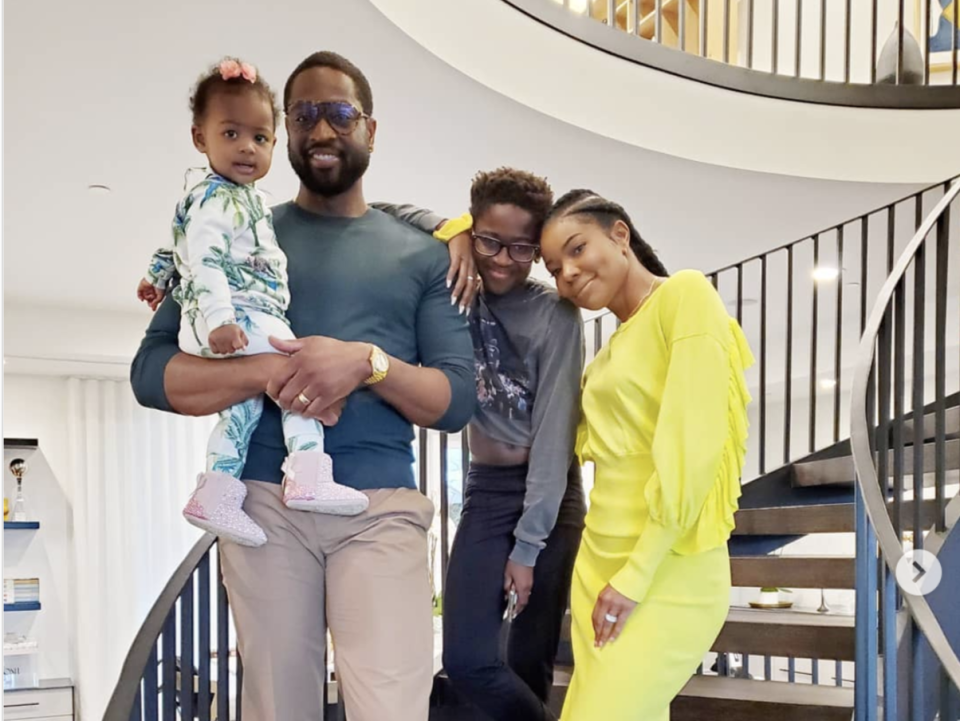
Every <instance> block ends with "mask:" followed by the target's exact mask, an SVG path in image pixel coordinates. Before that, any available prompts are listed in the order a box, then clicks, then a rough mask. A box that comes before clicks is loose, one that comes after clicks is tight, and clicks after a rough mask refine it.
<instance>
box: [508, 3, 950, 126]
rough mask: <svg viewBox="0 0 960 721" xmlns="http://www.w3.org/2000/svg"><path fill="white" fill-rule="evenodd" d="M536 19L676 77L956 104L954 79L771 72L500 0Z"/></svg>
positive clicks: (929, 105) (750, 87) (812, 94)
mask: <svg viewBox="0 0 960 721" xmlns="http://www.w3.org/2000/svg"><path fill="white" fill-rule="evenodd" d="M503 2H506V3H507V4H508V5H511V6H512V7H514V8H516V9H517V10H519V11H520V12H522V13H524V14H525V15H528V16H529V17H531V18H533V19H534V20H536V21H538V22H540V23H543V24H544V25H546V26H548V27H550V28H553V29H554V30H557V31H558V32H561V33H563V34H564V35H567V36H568V37H570V38H573V39H574V40H578V41H580V42H582V43H584V44H586V45H590V46H591V47H594V48H596V49H597V50H601V51H603V52H605V53H609V54H611V55H614V56H616V57H619V58H622V59H623V60H627V61H629V62H633V63H636V64H638V65H643V66H645V67H648V68H653V69H654V70H660V71H662V72H666V73H670V74H671V75H676V76H678V77H683V78H687V79H688V80H695V81H697V82H701V83H705V84H707V85H713V86H715V87H719V88H724V89H727V90H734V91H737V92H742V93H748V94H750V95H760V96H763V97H768V98H776V99H779V100H792V101H797V102H804V103H816V104H820V105H839V106H847V107H858V108H902V109H941V110H942V109H947V108H951V109H956V108H960V88H958V87H957V86H953V85H924V86H919V85H883V84H876V85H858V84H849V83H838V82H831V81H826V80H811V79H807V78H797V77H790V76H783V75H773V74H771V73H765V72H761V71H757V70H749V69H747V68H741V67H737V66H734V65H728V64H725V63H721V62H716V61H714V60H709V59H707V58H702V57H699V56H697V55H693V54H691V53H687V52H682V51H677V50H675V49H673V48H669V47H665V46H663V45H660V44H659V43H655V42H650V41H646V40H643V39H641V38H638V37H636V36H634V35H632V34H630V33H625V32H623V31H622V30H618V29H616V28H613V27H609V26H607V25H605V24H603V23H600V22H597V21H595V20H593V19H592V18H589V17H583V16H580V15H577V14H575V13H572V12H570V11H569V10H567V9H565V8H564V7H563V6H562V5H559V4H557V3H553V2H545V0H503Z"/></svg>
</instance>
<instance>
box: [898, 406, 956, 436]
mask: <svg viewBox="0 0 960 721" xmlns="http://www.w3.org/2000/svg"><path fill="white" fill-rule="evenodd" d="M944 420H945V421H946V422H945V424H944V425H945V432H946V435H947V436H956V435H957V434H958V433H960V406H951V407H950V408H947V409H946V413H945V414H944ZM913 423H914V422H913V419H912V418H908V419H907V420H905V421H904V422H903V438H904V441H905V442H907V443H913V442H914V425H913ZM936 433H937V417H936V414H935V413H927V414H926V415H925V416H924V417H923V440H925V441H930V440H933V438H934V437H935V436H936Z"/></svg>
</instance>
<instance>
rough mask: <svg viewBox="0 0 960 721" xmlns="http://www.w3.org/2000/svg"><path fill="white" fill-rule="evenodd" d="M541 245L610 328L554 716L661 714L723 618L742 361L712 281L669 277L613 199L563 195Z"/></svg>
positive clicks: (620, 720) (742, 445)
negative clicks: (559, 702) (607, 317)
mask: <svg viewBox="0 0 960 721" xmlns="http://www.w3.org/2000/svg"><path fill="white" fill-rule="evenodd" d="M541 251H542V254H543V258H544V261H545V262H546V266H547V269H548V270H549V271H550V273H551V274H552V275H553V276H554V278H555V279H556V282H557V289H558V290H559V292H560V295H561V296H564V297H566V298H569V299H570V300H571V301H573V302H574V303H576V304H577V305H578V306H580V307H581V308H587V309H589V310H599V309H601V308H609V309H610V310H611V311H612V312H613V313H614V314H615V315H616V316H617V318H619V319H620V321H621V325H620V327H619V328H618V329H617V331H616V332H615V333H614V334H613V336H612V337H611V338H610V341H609V342H608V343H607V345H606V346H605V347H604V348H603V349H602V350H601V351H600V352H599V354H598V355H597V357H596V359H595V360H594V361H593V363H591V364H590V366H589V368H588V369H587V371H586V373H585V375H584V380H583V400H582V404H583V418H582V420H581V425H580V429H579V434H578V440H577V450H578V453H579V455H580V458H581V461H582V462H586V461H593V463H594V464H595V481H594V488H593V491H592V493H591V495H590V510H589V512H588V513H587V518H586V530H585V531H584V534H583V540H582V542H581V545H580V551H579V554H578V556H577V561H576V566H575V569H574V579H573V588H572V591H571V607H572V612H573V651H574V662H575V668H574V675H573V679H572V681H571V683H570V689H569V693H568V694H567V699H566V703H565V705H564V708H563V719H564V721H668V719H669V718H670V702H671V701H672V700H673V698H674V697H675V696H676V695H677V694H678V693H679V692H680V690H681V689H682V688H683V687H684V685H685V684H686V683H687V681H688V680H689V679H690V677H691V676H692V675H693V674H694V673H695V671H696V668H697V666H698V665H699V664H700V663H701V662H702V660H703V657H704V655H705V654H706V653H707V652H708V651H709V650H710V646H711V645H712V644H713V642H714V640H716V638H717V635H718V634H719V632H720V629H721V627H722V626H723V622H724V619H725V618H726V615H727V609H728V605H729V598H730V558H729V556H728V553H727V539H728V538H729V537H730V532H731V531H732V530H733V527H734V521H733V514H734V512H735V511H736V510H737V499H738V498H739V496H740V473H741V470H742V468H743V460H744V454H745V450H746V438H747V415H746V406H747V403H749V401H750V398H749V394H748V392H747V389H746V385H745V383H744V378H743V372H744V370H745V369H746V368H747V367H749V366H750V365H751V364H752V362H753V357H752V356H751V354H750V349H749V348H748V347H747V343H746V340H745V339H744V337H743V333H742V331H741V330H740V327H739V326H738V325H737V323H736V322H735V321H734V320H733V319H732V318H730V316H729V315H728V314H727V312H726V309H725V307H724V305H723V302H722V301H721V299H720V296H719V295H718V294H717V292H716V290H715V289H714V288H713V286H712V285H711V284H710V282H709V281H708V280H707V279H706V278H705V277H704V276H703V275H702V274H701V273H698V272H695V271H682V272H679V273H677V274H675V275H673V276H672V277H669V278H668V277H666V276H667V272H666V270H665V269H664V267H663V266H662V264H661V263H660V261H659V260H658V258H657V256H656V254H655V253H654V252H653V251H652V250H651V248H650V247H649V246H648V245H647V244H646V243H645V242H644V241H643V240H642V239H641V237H640V235H639V233H637V231H636V229H635V228H634V227H633V224H632V223H631V222H630V218H629V217H628V216H627V214H626V212H625V211H624V210H623V208H621V207H620V206H619V205H616V204H615V203H611V202H609V201H606V200H604V199H602V198H600V197H598V196H597V195H596V194H594V193H592V192H591V191H586V190H575V191H572V192H570V193H568V194H567V195H565V196H564V197H563V198H561V199H560V200H559V201H558V202H557V204H556V205H555V206H554V208H553V211H552V213H551V216H550V218H549V219H548V221H547V223H546V226H545V227H544V231H543V236H542V239H541Z"/></svg>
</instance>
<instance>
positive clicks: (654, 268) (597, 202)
mask: <svg viewBox="0 0 960 721" xmlns="http://www.w3.org/2000/svg"><path fill="white" fill-rule="evenodd" d="M568 215H587V216H589V217H590V218H591V219H592V220H593V221H594V222H595V223H597V224H598V225H599V226H600V227H601V228H603V229H604V230H606V231H610V230H611V229H612V228H613V225H614V223H616V222H617V221H618V220H619V221H621V222H623V223H624V225H626V226H627V228H629V229H630V250H632V251H633V254H634V255H635V256H637V258H638V259H639V261H640V262H641V263H642V264H643V267H644V268H646V269H647V270H649V271H650V272H651V273H653V274H654V275H658V276H660V277H664V278H665V277H667V276H668V275H670V274H669V273H668V272H667V269H666V268H665V267H664V265H663V263H661V262H660V258H659V257H658V256H657V253H656V251H655V250H654V249H653V248H651V247H650V245H649V243H647V242H646V241H645V240H644V239H643V238H642V237H641V236H640V232H639V231H638V230H637V229H636V227H634V225H633V221H632V220H630V216H629V215H627V211H626V210H624V209H623V206H621V205H618V204H617V203H614V202H613V201H610V200H606V199H605V198H602V197H600V196H599V195H597V194H596V193H594V192H593V191H592V190H586V189H583V188H581V189H578V190H571V191H570V192H569V193H565V194H564V195H563V196H562V197H561V198H560V199H559V200H558V201H557V202H556V203H554V204H553V208H551V210H550V213H549V214H548V215H547V220H546V222H549V221H551V220H554V219H556V218H565V217H567V216H568Z"/></svg>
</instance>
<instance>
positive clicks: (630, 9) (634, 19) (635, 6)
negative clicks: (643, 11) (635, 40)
mask: <svg viewBox="0 0 960 721" xmlns="http://www.w3.org/2000/svg"><path fill="white" fill-rule="evenodd" d="M627 32H628V33H630V34H631V35H636V34H638V33H639V32H640V5H639V0H630V2H629V4H628V5H627Z"/></svg>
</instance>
